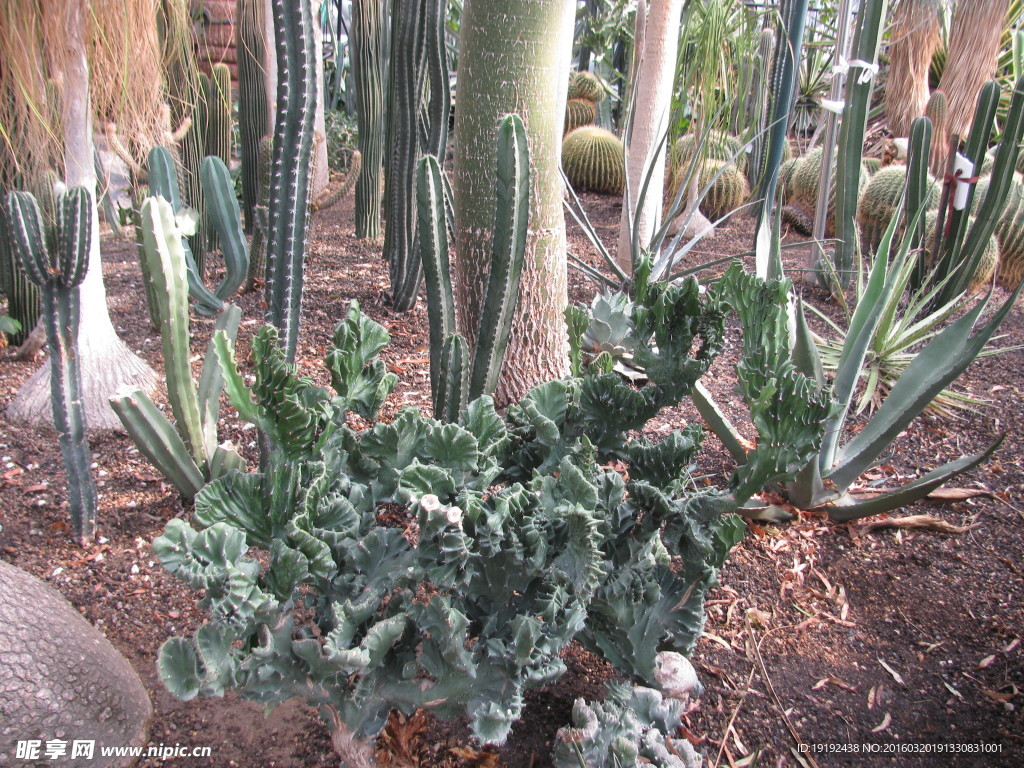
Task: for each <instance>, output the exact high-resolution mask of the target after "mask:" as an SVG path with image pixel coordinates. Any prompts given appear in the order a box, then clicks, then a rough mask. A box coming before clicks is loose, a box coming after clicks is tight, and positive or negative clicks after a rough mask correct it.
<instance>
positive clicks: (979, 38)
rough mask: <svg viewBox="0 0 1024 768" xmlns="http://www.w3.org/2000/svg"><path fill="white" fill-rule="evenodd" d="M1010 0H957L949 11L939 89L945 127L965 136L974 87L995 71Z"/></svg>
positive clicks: (974, 97) (971, 116) (950, 132)
mask: <svg viewBox="0 0 1024 768" xmlns="http://www.w3.org/2000/svg"><path fill="white" fill-rule="evenodd" d="M1009 3H1010V0H960V2H958V3H957V5H956V9H955V10H954V11H953V25H952V28H951V29H950V33H949V52H948V53H947V54H946V66H945V68H944V69H943V70H942V79H940V80H939V90H940V91H943V92H945V94H946V96H947V97H948V98H949V118H948V122H947V130H948V132H949V134H950V135H952V134H954V133H956V134H959V135H960V136H964V137H966V136H967V133H968V131H970V128H971V121H972V120H973V119H974V106H975V103H976V101H977V98H978V91H979V90H981V86H983V85H984V84H985V83H986V82H987V81H988V80H989V79H991V77H992V75H993V74H994V73H995V71H996V60H997V57H998V56H999V44H1000V40H1001V38H1002V35H1003V23H1004V22H1005V20H1006V11H1007V8H1008V7H1009Z"/></svg>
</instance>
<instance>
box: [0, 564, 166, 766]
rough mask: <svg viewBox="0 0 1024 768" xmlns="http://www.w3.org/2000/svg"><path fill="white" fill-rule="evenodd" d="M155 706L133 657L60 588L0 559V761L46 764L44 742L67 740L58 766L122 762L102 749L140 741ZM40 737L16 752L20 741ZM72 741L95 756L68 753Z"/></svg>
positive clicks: (124, 762) (124, 763) (123, 760)
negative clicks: (31, 750)
mask: <svg viewBox="0 0 1024 768" xmlns="http://www.w3.org/2000/svg"><path fill="white" fill-rule="evenodd" d="M152 714H153V708H152V706H151V705H150V703H149V697H148V696H147V695H146V691H145V689H144V688H143V687H142V682H141V681H140V680H139V677H138V675H137V674H135V670H134V669H132V666H131V664H129V663H128V661H127V660H126V659H125V658H124V656H122V655H121V654H120V653H118V652H117V650H115V648H114V646H112V645H111V644H110V642H109V641H108V640H107V639H106V638H105V637H104V636H103V635H102V634H101V633H100V632H99V631H98V630H97V629H96V628H95V627H93V626H92V625H91V624H90V623H89V622H87V621H86V620H85V619H83V618H82V617H81V616H80V615H79V613H78V612H77V611H76V610H75V609H74V608H73V607H72V606H71V604H70V603H68V602H67V601H66V600H65V599H64V598H63V597H62V596H61V595H60V594H59V593H58V592H56V591H55V590H53V589H51V588H50V587H49V586H47V585H46V584H44V583H43V582H41V581H39V580H38V579H36V578H35V577H33V576H30V575H29V574H27V573H25V572H24V571H22V570H20V569H18V568H15V567H14V566H12V565H10V564H8V563H5V562H2V561H0V765H28V764H35V763H37V762H42V763H48V762H49V761H47V760H46V756H45V749H46V746H47V742H48V741H50V742H56V741H57V740H60V741H64V742H66V746H65V750H66V751H65V753H64V755H63V756H61V757H58V758H56V760H55V761H53V762H55V763H56V762H59V763H60V765H61V766H64V767H66V768H69V767H71V766H89V768H99V767H100V766H110V767H113V766H127V765H131V764H132V763H133V762H134V760H133V759H129V758H125V757H120V758H101V756H100V748H101V747H104V746H108V747H128V746H134V747H143V746H144V745H145V744H146V742H147V737H148V733H149V723H150V719H151V718H152ZM29 740H38V741H39V742H41V745H40V747H39V749H40V752H39V755H37V759H36V760H33V761H28V762H26V761H25V760H18V759H16V752H17V745H18V742H19V741H22V742H25V741H29ZM75 740H83V741H95V749H94V753H93V756H92V759H86V758H85V757H81V756H80V757H78V758H76V759H69V758H70V755H71V754H72V745H73V742H74V741H75Z"/></svg>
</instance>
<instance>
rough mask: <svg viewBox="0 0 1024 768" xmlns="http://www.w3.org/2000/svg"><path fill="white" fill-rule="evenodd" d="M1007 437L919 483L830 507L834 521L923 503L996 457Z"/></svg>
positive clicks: (917, 481) (964, 457)
mask: <svg viewBox="0 0 1024 768" xmlns="http://www.w3.org/2000/svg"><path fill="white" fill-rule="evenodd" d="M1005 437H1006V435H1001V436H1000V437H999V439H998V440H996V441H995V442H994V443H992V445H990V446H989V447H988V448H986V449H985V450H984V451H982V452H981V453H974V454H970V455H969V456H962V457H960V458H959V459H956V460H955V461H950V462H948V463H946V464H943V465H942V466H941V467H939V468H938V469H933V470H932V471H931V472H929V473H927V474H926V475H922V476H921V477H919V478H918V479H917V480H914V481H913V482H911V483H907V484H906V485H904V486H902V487H901V488H899V489H897V490H895V491H890V492H888V493H883V494H881V495H879V496H873V497H871V498H870V499H867V500H865V501H858V502H853V503H850V504H843V503H838V504H831V505H829V506H828V507H827V510H828V515H829V517H830V518H832V519H833V520H838V521H840V522H845V521H848V520H859V519H860V518H862V517H870V516H871V515H880V514H882V513H883V512H891V511H893V510H894V509H899V508H900V507H905V506H907V505H908V504H913V503H914V502H915V501H920V500H921V499H923V498H924V497H925V496H927V495H928V494H929V493H931V492H932V491H934V490H935V489H936V488H938V487H939V486H940V485H942V484H943V483H945V482H947V481H948V480H951V479H952V478H954V477H956V476H957V475H959V474H963V473H964V472H968V471H970V470H972V469H974V468H975V467H976V466H978V465H979V464H980V463H981V462H983V461H984V460H985V459H987V458H988V457H989V456H991V455H992V453H993V452H994V451H995V450H996V449H997V448H998V447H999V446H1000V445H1001V444H1002V442H1003V438H1005ZM847 498H850V497H847Z"/></svg>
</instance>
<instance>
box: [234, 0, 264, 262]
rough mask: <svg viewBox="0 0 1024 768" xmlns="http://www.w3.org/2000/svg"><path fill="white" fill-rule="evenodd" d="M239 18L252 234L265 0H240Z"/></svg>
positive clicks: (243, 148)
mask: <svg viewBox="0 0 1024 768" xmlns="http://www.w3.org/2000/svg"><path fill="white" fill-rule="evenodd" d="M236 18H237V26H236V27H235V41H236V42H235V48H236V50H237V51H238V148H239V151H240V154H241V156H242V211H243V213H244V214H245V232H246V234H251V233H252V232H253V231H254V229H255V224H256V222H255V217H256V206H257V205H259V184H260V170H259V169H260V156H259V146H260V140H261V139H262V138H263V137H264V136H265V135H266V133H267V109H268V105H267V74H266V59H267V42H266V39H265V38H264V34H265V27H264V19H263V0H238V2H237V5H236ZM261 277H262V275H261Z"/></svg>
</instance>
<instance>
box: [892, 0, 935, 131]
mask: <svg viewBox="0 0 1024 768" xmlns="http://www.w3.org/2000/svg"><path fill="white" fill-rule="evenodd" d="M942 4H943V0H903V2H902V3H900V4H899V5H898V6H897V8H896V12H895V14H894V15H893V19H892V27H891V31H890V34H891V36H892V42H891V43H890V44H889V76H888V78H887V79H886V83H885V118H886V122H888V124H889V130H890V131H892V132H893V133H894V134H895V135H896V136H909V135H910V124H911V123H912V122H914V118H916V117H920V116H921V115H923V114H924V108H925V105H927V104H928V96H929V90H928V70H929V68H930V66H931V63H932V55H933V54H934V53H935V49H936V48H937V47H938V45H939V43H940V42H941V41H942V35H941V24H942Z"/></svg>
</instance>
